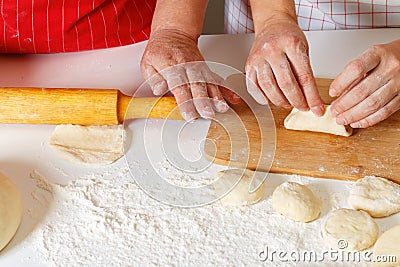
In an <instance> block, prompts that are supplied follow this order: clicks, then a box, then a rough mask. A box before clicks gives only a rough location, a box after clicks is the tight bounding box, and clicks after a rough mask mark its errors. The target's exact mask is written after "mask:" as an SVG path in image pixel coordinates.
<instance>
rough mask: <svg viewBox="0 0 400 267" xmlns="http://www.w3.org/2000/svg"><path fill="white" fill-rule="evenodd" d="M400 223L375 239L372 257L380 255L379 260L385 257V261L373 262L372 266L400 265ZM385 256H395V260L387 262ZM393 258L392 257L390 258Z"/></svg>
mask: <svg viewBox="0 0 400 267" xmlns="http://www.w3.org/2000/svg"><path fill="white" fill-rule="evenodd" d="M399 240H400V225H397V226H394V227H392V228H390V229H389V230H387V231H386V232H384V233H383V234H382V235H381V237H379V239H378V241H376V243H375V246H374V248H373V249H372V251H373V252H374V257H376V256H380V258H381V260H384V258H383V257H386V261H387V262H383V261H382V262H375V263H373V264H372V266H400V245H399ZM387 256H395V260H394V261H391V262H389V261H388V258H387ZM392 259H393V258H392Z"/></svg>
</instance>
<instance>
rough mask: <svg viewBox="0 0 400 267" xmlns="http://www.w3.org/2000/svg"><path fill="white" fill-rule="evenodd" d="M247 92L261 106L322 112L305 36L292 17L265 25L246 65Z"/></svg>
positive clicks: (258, 35)
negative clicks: (268, 104) (292, 107)
mask: <svg viewBox="0 0 400 267" xmlns="http://www.w3.org/2000/svg"><path fill="white" fill-rule="evenodd" d="M246 77H247V79H246V80H247V82H248V83H247V90H248V91H249V93H250V94H251V95H252V96H253V98H254V99H255V100H256V101H257V102H258V103H260V104H263V105H266V104H267V103H268V101H270V102H272V103H273V104H275V105H277V106H280V107H284V108H290V107H291V106H294V107H295V108H297V109H299V110H302V111H307V110H309V109H310V108H311V110H312V111H313V112H314V113H315V114H316V115H322V114H323V113H324V109H325V108H324V104H323V101H322V99H321V96H320V95H319V92H318V89H317V85H316V82H315V79H314V75H313V72H312V69H311V65H310V59H309V57H308V43H307V40H306V37H305V36H304V33H303V32H302V31H301V29H300V28H299V27H298V25H297V23H296V22H295V21H293V19H292V18H287V19H280V20H275V21H273V22H272V23H267V24H266V25H265V27H264V30H263V31H261V32H259V33H258V34H256V37H255V40H254V43H253V47H252V49H251V51H250V55H249V57H248V59H247V63H246Z"/></svg>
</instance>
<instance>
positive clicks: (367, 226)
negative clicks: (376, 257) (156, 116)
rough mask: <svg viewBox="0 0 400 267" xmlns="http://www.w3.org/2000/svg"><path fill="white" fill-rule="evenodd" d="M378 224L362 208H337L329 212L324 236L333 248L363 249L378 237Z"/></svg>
mask: <svg viewBox="0 0 400 267" xmlns="http://www.w3.org/2000/svg"><path fill="white" fill-rule="evenodd" d="M378 232H379V229H378V225H377V224H376V223H375V221H374V220H373V219H372V217H371V216H369V214H368V213H366V212H365V211H362V210H351V209H337V210H334V211H332V212H331V213H329V214H328V218H327V219H326V221H325V223H324V224H323V225H322V236H323V238H324V240H325V241H326V242H327V243H328V244H329V245H330V247H331V248H332V249H335V250H336V249H343V250H348V251H361V250H364V249H367V248H369V247H371V246H372V245H373V244H374V243H375V241H376V239H377V238H378Z"/></svg>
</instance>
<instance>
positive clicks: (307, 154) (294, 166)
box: [204, 77, 400, 182]
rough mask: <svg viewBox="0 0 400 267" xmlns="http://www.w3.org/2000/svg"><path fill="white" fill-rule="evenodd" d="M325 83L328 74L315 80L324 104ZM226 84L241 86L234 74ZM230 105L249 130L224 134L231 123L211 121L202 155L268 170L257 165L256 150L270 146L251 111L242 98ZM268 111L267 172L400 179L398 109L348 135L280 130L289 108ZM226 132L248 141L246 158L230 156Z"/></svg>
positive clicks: (258, 152) (244, 142)
mask: <svg viewBox="0 0 400 267" xmlns="http://www.w3.org/2000/svg"><path fill="white" fill-rule="evenodd" d="M330 83H331V80H330V79H317V84H318V88H319V90H320V92H321V95H322V97H323V99H324V101H325V103H330V102H331V101H332V98H330V97H329V96H328V93H327V92H328V88H329V84H330ZM230 85H231V86H233V87H234V88H235V87H236V88H237V89H238V90H240V88H238V87H241V88H243V87H244V86H245V82H244V80H243V79H242V80H240V79H237V77H236V78H234V79H232V80H231V82H230ZM264 108H265V107H264ZM233 110H234V111H236V112H237V114H238V115H239V116H240V118H241V120H242V121H243V122H244V124H245V127H246V130H247V132H248V133H251V134H249V135H248V136H237V135H235V133H233V135H232V134H231V135H230V134H229V133H228V132H227V131H226V129H227V128H233V127H232V126H228V127H227V126H226V125H221V124H220V123H217V122H215V121H213V122H212V123H211V126H210V129H209V131H208V134H207V141H206V142H205V146H204V152H205V154H206V157H207V158H208V159H209V160H210V161H213V162H215V163H217V164H221V165H230V166H232V167H246V168H249V169H253V170H254V169H257V170H260V171H268V170H269V167H270V166H269V165H268V164H259V162H260V161H259V160H257V159H259V158H260V157H262V156H260V155H261V154H262V153H264V154H267V155H268V154H271V145H267V146H265V145H262V143H264V144H265V140H262V137H261V134H260V130H259V125H258V123H257V119H256V118H255V116H254V114H253V112H252V111H251V109H250V108H249V107H248V106H247V105H246V104H245V103H243V102H242V103H241V104H238V105H236V106H233ZM271 110H272V114H273V117H274V120H275V125H276V136H275V137H276V151H275V155H274V157H273V160H271V161H272V166H271V169H270V172H273V173H285V174H299V175H306V176H313V177H323V178H333V179H346V180H356V179H358V178H361V177H365V176H379V177H385V178H389V179H391V180H394V181H397V182H400V113H399V112H397V113H396V114H394V115H393V116H391V117H390V118H389V119H387V120H385V121H383V122H381V123H379V124H378V125H376V126H373V127H370V128H367V129H356V130H355V131H354V133H353V135H352V136H350V137H342V136H335V135H330V134H325V133H316V132H306V131H291V130H286V129H285V128H284V126H283V121H284V119H285V117H286V116H287V115H288V114H289V112H290V110H285V109H281V108H277V107H271ZM265 113H267V112H265ZM220 116H228V117H229V116H230V115H229V114H227V115H220ZM223 121H224V123H226V124H229V123H232V122H231V120H229V119H225V120H223ZM224 127H225V129H224ZM271 131H272V130H271ZM232 136H233V138H234V139H235V138H236V139H237V140H235V145H238V144H239V145H241V146H243V147H246V145H247V144H248V143H249V144H250V149H249V155H248V156H247V157H239V158H238V157H231V155H232V153H231V152H232V148H231V145H232ZM270 136H272V135H270ZM261 162H262V161H261Z"/></svg>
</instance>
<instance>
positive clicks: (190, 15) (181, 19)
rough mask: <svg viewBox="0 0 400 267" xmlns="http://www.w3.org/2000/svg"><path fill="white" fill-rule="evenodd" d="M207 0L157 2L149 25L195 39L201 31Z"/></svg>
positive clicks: (167, 0)
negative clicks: (178, 32)
mask: <svg viewBox="0 0 400 267" xmlns="http://www.w3.org/2000/svg"><path fill="white" fill-rule="evenodd" d="M207 3H208V0H189V1H186V0H158V1H157V5H156V9H155V12H154V17H153V22H152V25H151V31H152V33H156V32H158V31H160V30H172V31H180V32H182V33H184V34H186V35H188V36H190V37H191V38H193V39H197V38H198V37H199V36H200V34H201V31H202V27H203V20H204V15H205V11H206V7H207Z"/></svg>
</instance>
